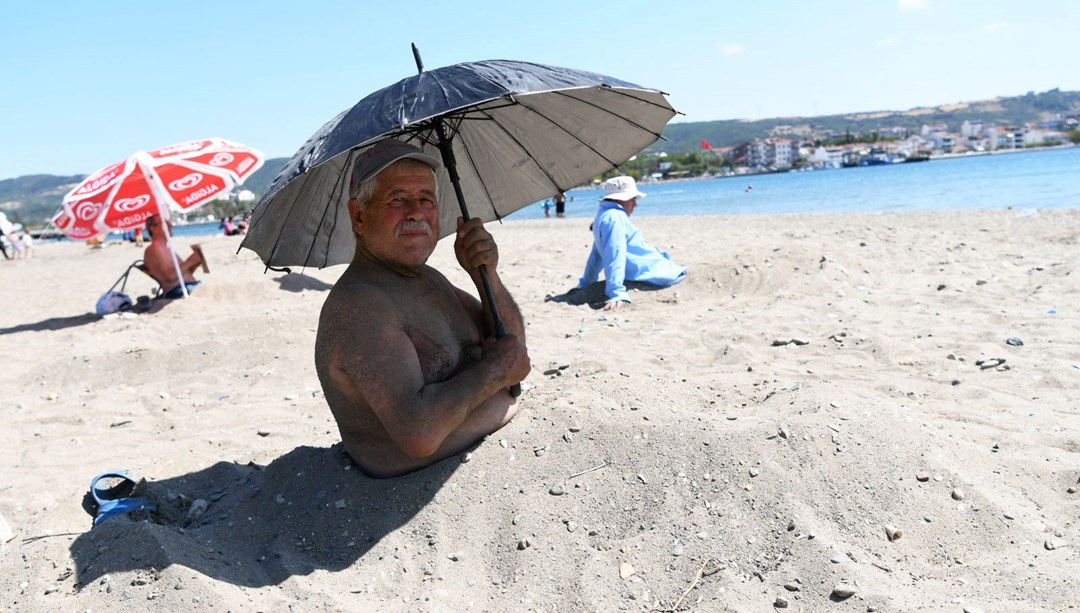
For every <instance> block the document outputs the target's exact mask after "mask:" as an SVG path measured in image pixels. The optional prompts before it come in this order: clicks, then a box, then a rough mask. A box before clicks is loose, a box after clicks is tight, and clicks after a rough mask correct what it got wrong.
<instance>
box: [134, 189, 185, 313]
mask: <svg viewBox="0 0 1080 613" xmlns="http://www.w3.org/2000/svg"><path fill="white" fill-rule="evenodd" d="M158 210H159V211H160V210H161V209H160V208H159V209H158ZM162 220H163V223H164V224H165V225H163V226H162V229H163V230H165V245H166V246H168V248H169V253H171V254H172V261H173V267H174V268H175V269H176V278H177V279H180V291H181V292H183V294H184V298H187V297H188V291H187V283H185V282H184V271H182V270H180V258H179V256H177V255H176V251H175V250H173V243H172V232H169V224H168V223H167V220H166V218H165V217H164V215H163V216H162ZM140 231H141V230H140Z"/></svg>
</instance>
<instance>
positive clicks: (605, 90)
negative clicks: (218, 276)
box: [241, 60, 675, 268]
mask: <svg viewBox="0 0 1080 613" xmlns="http://www.w3.org/2000/svg"><path fill="white" fill-rule="evenodd" d="M418 64H419V61H418ZM674 115H675V110H674V109H672V107H671V105H670V104H668V102H667V99H666V98H665V97H664V94H663V92H660V91H658V90H654V89H648V88H644V87H641V86H639V85H634V84H633V83H628V82H626V81H621V80H619V79H614V78H612V77H608V76H604V75H599V74H595V73H591V72H584V71H580V70H573V69H569V68H558V67H554V66H545V65H542V64H533V63H528V62H518V61H509V60H488V61H482V62H469V63H464V64H456V65H453V66H447V67H444V68H437V69H435V70H431V71H428V72H423V71H421V73H420V74H418V75H415V76H412V77H409V78H407V79H403V80H402V81H399V82H398V83H395V84H394V85H391V86H389V87H386V88H384V89H382V90H379V91H377V92H375V93H373V94H371V95H369V96H367V97H365V98H364V99H362V100H360V102H358V103H356V105H355V106H353V107H352V108H350V109H348V110H346V111H344V112H343V113H341V114H340V115H338V116H337V117H335V118H334V119H332V120H331V121H330V122H328V123H327V124H326V125H324V126H323V127H322V128H321V129H320V130H319V131H318V132H316V133H315V134H314V135H313V136H312V137H311V138H309V139H308V141H307V142H306V143H304V145H303V146H302V147H301V148H300V150H299V151H297V153H296V154H295V155H294V156H293V157H292V159H290V160H289V163H288V164H287V165H286V166H285V168H284V169H283V170H282V171H281V173H280V174H279V175H278V177H277V179H276V180H275V181H274V183H273V184H272V185H271V186H270V189H269V191H268V192H267V193H266V194H265V195H264V196H263V198H262V199H261V200H260V201H259V203H258V204H257V205H256V206H255V208H254V210H253V211H252V220H251V225H250V227H249V228H248V233H247V235H246V236H245V238H244V241H243V243H242V244H241V247H246V248H248V249H251V250H252V251H255V252H256V253H258V254H259V256H260V257H261V258H262V260H263V262H265V263H266V264H267V265H268V266H274V267H285V266H303V267H308V266H311V267H316V268H323V267H326V266H332V265H335V264H343V263H347V262H349V261H351V260H352V257H353V252H354V250H355V238H354V237H353V231H352V224H351V222H350V220H349V214H348V206H347V203H348V198H349V196H348V191H349V190H348V187H349V185H348V183H349V170H350V169H351V167H352V161H353V160H354V159H355V158H356V157H357V155H359V154H361V153H363V152H364V151H366V150H367V148H369V147H371V146H372V145H374V144H375V143H376V142H378V141H379V140H381V139H383V138H387V137H392V138H396V139H398V140H401V141H404V142H408V143H410V144H412V145H415V146H417V147H420V148H421V149H423V150H424V152H425V153H428V154H430V155H432V156H434V157H436V159H440V158H441V159H442V160H443V162H444V164H443V167H442V168H440V169H439V170H438V172H437V183H438V189H439V194H440V200H441V201H442V203H444V206H442V207H441V211H440V214H441V220H440V221H441V228H442V234H443V235H444V236H445V235H448V234H450V233H452V232H453V231H454V228H455V219H456V218H457V216H458V215H460V214H462V212H465V211H464V209H465V207H466V206H467V212H466V214H465V217H466V218H468V217H469V216H470V215H471V216H473V217H479V218H481V219H483V220H484V221H492V220H496V219H501V218H503V217H505V216H506V215H509V214H510V213H512V212H514V211H516V210H517V209H519V208H521V207H523V206H525V205H528V204H530V203H532V202H536V201H537V200H541V199H543V198H546V197H549V196H552V195H554V194H556V193H558V192H562V191H565V190H567V189H569V188H571V187H574V186H576V185H579V184H581V183H582V182H584V181H587V180H589V179H591V178H593V177H595V176H597V175H600V174H602V173H604V172H607V171H608V170H611V169H613V168H616V167H617V166H618V165H619V164H622V163H623V162H625V161H626V160H627V159H629V158H630V157H631V156H633V155H635V154H636V153H638V152H640V151H641V150H642V149H644V148H645V147H646V146H648V145H649V144H651V143H653V142H654V141H656V139H658V138H660V134H661V131H662V130H663V128H664V126H665V125H666V124H667V122H668V120H670V119H671V118H672V117H673V116H674ZM440 145H442V147H441V148H440ZM448 156H450V159H448ZM454 160H456V164H451V163H449V162H452V161H454ZM455 166H456V173H453V174H456V175H457V176H452V173H451V171H450V170H449V169H451V168H454V167H455ZM454 192H457V195H458V199H459V202H458V204H459V205H461V207H462V209H463V210H462V211H459V210H458V207H454V206H452V201H451V200H449V198H450V196H449V194H451V193H454Z"/></svg>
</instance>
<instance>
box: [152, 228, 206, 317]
mask: <svg viewBox="0 0 1080 613" xmlns="http://www.w3.org/2000/svg"><path fill="white" fill-rule="evenodd" d="M146 229H147V230H149V231H150V244H149V245H148V246H147V247H146V251H145V252H143V266H144V268H145V272H146V274H148V275H150V277H151V278H153V279H154V280H155V281H157V282H158V283H159V284H160V285H161V289H162V291H163V292H164V293H163V294H162V297H163V298H183V296H184V289H183V288H182V287H181V286H180V278H178V277H177V275H176V262H180V257H179V256H177V255H176V252H175V251H173V250H172V248H170V247H169V243H168V238H167V237H166V234H165V233H166V229H165V226H164V225H163V223H162V220H161V218H160V217H159V216H157V215H151V216H150V217H147V218H146ZM168 231H169V232H171V231H172V224H169V230H168ZM191 251H192V254H191V255H190V256H188V258H187V259H186V260H184V261H182V262H180V271H181V273H182V274H183V281H184V285H185V286H186V287H187V290H188V293H191V290H192V289H194V288H195V286H197V285H199V284H200V283H202V282H201V281H197V280H196V279H195V270H196V269H197V268H199V267H202V269H203V272H210V267H209V266H207V265H206V257H205V256H203V251H202V247H200V246H199V245H197V244H196V245H192V246H191Z"/></svg>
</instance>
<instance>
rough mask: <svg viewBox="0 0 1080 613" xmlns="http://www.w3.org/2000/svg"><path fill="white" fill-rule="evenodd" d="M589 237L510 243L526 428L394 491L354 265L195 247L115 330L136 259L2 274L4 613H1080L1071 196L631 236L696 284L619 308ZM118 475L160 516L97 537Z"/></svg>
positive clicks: (53, 259)
mask: <svg viewBox="0 0 1080 613" xmlns="http://www.w3.org/2000/svg"><path fill="white" fill-rule="evenodd" d="M589 221H590V220H589V219H577V218H565V219H556V218H552V219H545V220H538V221H516V222H511V223H505V224H501V225H500V224H489V226H488V227H489V229H490V230H491V232H492V234H494V236H495V237H496V239H497V241H498V242H499V245H500V252H501V264H500V274H501V276H502V278H503V279H504V281H505V282H506V283H507V285H508V286H509V287H510V289H511V291H512V292H513V293H514V295H515V298H516V299H517V301H518V303H519V305H520V306H521V309H522V311H523V313H524V315H525V317H526V321H527V324H528V346H529V353H530V356H531V358H532V364H533V373H532V374H531V375H530V376H529V377H528V379H526V381H525V383H524V385H523V387H524V393H523V394H522V396H521V398H520V403H521V406H522V411H521V413H520V414H519V416H518V417H517V419H515V420H514V421H513V422H512V423H511V424H510V425H508V426H507V427H506V428H504V429H503V430H501V431H499V432H497V433H495V434H493V435H492V436H490V437H489V439H488V440H486V441H484V442H482V443H480V444H479V445H478V446H477V447H476V448H475V449H473V450H472V451H470V452H468V453H466V454H463V455H461V456H457V457H453V458H450V459H448V460H446V461H444V462H441V463H439V464H437V465H435V466H433V467H430V468H428V469H425V470H423V471H420V472H417V473H413V474H411V475H408V476H406V477H402V478H398V479H391V480H374V479H370V478H367V477H365V476H364V475H363V474H361V473H360V472H359V471H358V469H357V468H356V467H355V466H354V465H352V464H351V462H350V461H349V459H348V457H347V456H346V455H345V454H344V452H343V451H342V448H341V445H340V440H339V438H338V434H337V429H336V426H335V424H334V422H333V420H332V418H331V415H330V411H329V409H328V408H327V406H326V404H325V401H324V399H323V397H322V392H321V390H320V387H319V382H318V379H317V378H316V375H315V368H314V363H313V351H314V341H315V331H316V326H317V322H318V316H319V309H320V308H321V305H322V303H323V301H324V299H325V297H326V295H327V292H328V291H329V289H330V288H331V287H332V286H333V283H334V281H335V279H336V278H337V276H338V275H340V274H341V272H342V270H343V268H342V267H336V268H332V269H327V270H321V271H320V270H310V271H306V274H305V275H303V276H301V275H298V274H288V275H287V274H283V273H279V272H273V271H269V272H264V268H263V266H262V264H261V263H260V262H259V260H258V258H257V257H256V256H255V255H254V254H253V253H251V252H249V251H246V250H245V251H242V252H240V253H237V248H238V246H239V242H240V239H239V238H238V237H206V238H203V239H202V240H198V241H197V242H200V243H201V244H202V246H203V248H204V250H205V252H206V254H207V258H208V260H209V263H210V268H211V272H210V273H209V274H201V275H199V276H200V278H201V279H202V280H203V281H204V283H203V284H202V285H201V286H200V287H199V288H197V289H196V291H195V293H194V295H193V297H192V298H191V299H189V300H176V301H172V302H168V303H159V304H157V305H155V307H154V309H153V310H152V311H151V312H148V313H143V314H138V315H136V314H123V315H119V316H109V317H106V318H99V317H97V316H95V315H93V308H94V303H95V301H96V300H97V298H98V296H99V295H100V294H101V293H102V292H104V291H105V290H107V289H108V288H109V286H110V285H111V284H112V283H113V281H115V280H116V278H117V277H118V276H119V275H120V274H121V273H122V272H123V271H124V269H125V268H126V267H127V266H128V265H129V264H130V263H131V262H132V261H133V260H135V259H137V258H139V257H140V255H141V253H140V251H139V250H138V249H136V248H135V247H133V246H131V245H128V244H113V245H108V246H106V247H105V248H102V249H89V248H87V247H86V246H85V245H83V244H81V243H62V244H44V243H39V244H38V246H37V253H36V256H35V257H34V258H32V259H28V260H23V261H0V285H2V286H3V288H4V290H3V296H4V308H3V309H0V348H2V350H3V356H4V365H3V367H2V369H0V371H2V372H0V384H2V387H0V389H2V390H3V401H2V404H0V406H2V407H3V408H2V416H3V421H4V426H5V427H4V428H2V429H0V466H2V467H3V476H4V479H3V482H2V483H0V514H2V518H3V519H2V520H0V537H2V538H0V540H3V541H4V542H3V544H2V546H0V547H2V549H0V611H4V612H6V611H11V612H16V611H18V612H54V611H78V612H82V611H93V612H94V613H99V612H104V611H132V610H157V611H218V612H225V611H233V612H241V611H266V612H276V611H288V612H291V613H305V612H315V611H378V612H389V611H498V612H501V611H543V612H548V613H551V612H556V611H559V612H567V611H573V612H576V611H590V612H591V611H599V612H607V611H640V612H646V611H671V610H689V611H748V612H753V611H772V610H791V611H836V612H863V611H878V612H887V611H912V610H920V611H955V612H956V613H961V612H968V613H973V612H975V611H983V612H986V613H990V612H1004V611H1010V612H1015V611H1021V612H1033V611H1055V612H1057V611H1064V610H1072V609H1075V608H1076V606H1077V604H1076V603H1077V602H1080V597H1078V592H1077V575H1078V573H1080V521H1078V518H1080V491H1078V489H1080V482H1078V480H1080V315H1078V311H1077V305H1080V272H1078V271H1080V210H1076V209H1059V210H1039V211H1037V212H1035V213H1034V214H1032V212H1031V211H1025V212H1018V211H1013V210H1003V211H961V212H947V213H902V214H843V215H841V214H833V215H825V214H821V215H818V214H800V215H789V216H740V217H641V218H635V223H636V224H637V226H638V227H639V228H640V229H641V230H642V232H643V233H644V235H645V237H646V240H648V241H649V242H652V243H654V244H657V245H659V246H661V247H662V248H664V249H666V250H668V251H669V252H670V253H671V255H672V258H673V259H675V260H676V261H678V262H680V263H682V264H685V265H686V266H688V267H689V270H690V275H689V277H688V278H687V279H686V280H685V281H684V282H683V283H681V284H679V285H677V286H675V287H672V288H668V289H664V290H659V291H634V292H632V297H633V300H634V302H633V305H632V306H631V307H630V308H627V309H623V310H619V311H616V312H608V313H605V312H603V311H601V310H597V309H596V308H594V306H590V305H589V304H570V303H567V302H565V301H563V300H562V299H561V298H560V296H562V295H563V294H565V292H566V291H567V290H568V289H570V288H571V287H573V286H574V285H575V283H576V280H577V278H578V276H579V275H580V273H581V270H582V268H583V266H584V263H585V258H586V255H587V250H588V248H589V245H590V244H591V235H590V233H589V232H588V224H589ZM192 242H193V240H192V239H185V238H180V239H178V243H179V244H180V251H181V253H182V254H184V255H186V254H187V253H188V251H189V250H188V245H190V244H191V243H192ZM453 262H454V259H453V254H452V246H451V245H450V244H449V243H448V242H446V241H444V242H443V243H441V244H440V247H439V249H438V251H437V252H436V254H435V256H434V257H433V258H432V262H431V263H432V264H433V265H435V266H436V267H437V268H439V269H440V270H443V271H444V272H446V273H447V276H448V277H449V278H450V279H451V281H453V282H455V283H456V284H458V285H459V286H461V287H470V286H469V285H468V281H467V277H466V276H465V275H464V273H462V272H461V271H460V270H458V269H457V267H456V263H453ZM152 285H153V284H152V282H151V281H150V280H149V279H148V278H147V277H145V276H142V275H141V274H139V273H134V274H133V276H132V277H131V280H130V281H129V283H128V288H127V290H128V293H129V294H131V295H132V296H138V295H140V294H147V293H149V291H150V289H151V288H152ZM116 469H124V470H127V471H128V472H129V473H130V474H131V475H132V476H133V477H135V478H136V479H143V480H145V482H144V483H142V484H140V486H139V488H138V492H139V493H141V494H143V495H145V496H147V497H149V498H150V499H152V500H154V501H155V502H157V503H158V506H159V510H158V512H157V513H154V514H151V515H149V517H148V518H144V519H142V520H140V519H139V518H138V517H136V518H129V517H124V516H121V517H115V518H112V519H109V520H108V521H106V522H103V523H101V524H100V525H98V526H96V527H94V528H93V529H91V522H92V519H93V517H92V516H91V515H90V514H89V513H88V512H87V511H86V510H85V509H84V504H85V498H86V497H87V495H88V492H89V483H90V480H91V478H93V477H94V476H95V475H97V474H99V473H103V472H106V471H109V470H116ZM144 515H145V514H144Z"/></svg>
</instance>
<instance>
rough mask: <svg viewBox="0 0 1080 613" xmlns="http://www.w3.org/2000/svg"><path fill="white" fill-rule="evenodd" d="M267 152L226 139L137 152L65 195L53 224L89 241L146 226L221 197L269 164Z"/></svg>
mask: <svg viewBox="0 0 1080 613" xmlns="http://www.w3.org/2000/svg"><path fill="white" fill-rule="evenodd" d="M263 159H264V156H263V154H262V153H261V152H259V151H257V150H255V149H252V148H250V147H245V146H244V145H239V144H237V143H232V142H229V141H227V140H225V139H222V138H209V139H205V140H196V141H190V142H186V143H180V144H178V145H172V146H169V147H162V148H160V149H152V150H150V151H137V152H135V153H134V154H133V155H131V157H129V158H128V159H126V160H123V161H120V162H116V163H113V164H110V165H108V166H106V167H104V168H102V169H100V170H98V171H97V172H95V173H93V174H91V175H90V176H88V177H86V178H85V179H83V181H82V182H81V183H79V184H78V185H76V186H75V189H73V190H71V191H70V192H68V194H67V195H66V196H64V200H63V204H62V208H61V209H60V211H58V212H57V213H56V215H54V216H53V220H52V221H53V224H54V225H55V226H56V227H57V228H58V229H59V230H60V231H61V232H63V233H64V234H66V235H67V236H69V237H71V238H74V239H77V240H86V239H89V238H93V237H94V236H97V235H99V234H103V233H106V232H111V231H113V230H129V229H132V228H139V227H142V225H143V224H144V223H146V218H147V217H149V216H150V215H153V214H160V215H162V216H163V217H165V218H166V219H167V218H168V217H169V210H170V209H172V210H177V211H190V210H192V209H195V208H197V207H200V206H202V205H204V204H206V203H207V202H210V201H211V200H213V199H215V198H220V197H221V196H222V195H224V194H225V193H227V192H228V191H229V190H231V189H232V188H234V187H236V186H237V185H239V184H240V183H243V181H244V179H246V178H247V177H249V176H250V175H251V174H252V173H253V172H255V171H256V170H258V169H259V168H260V167H261V166H262V165H263Z"/></svg>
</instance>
